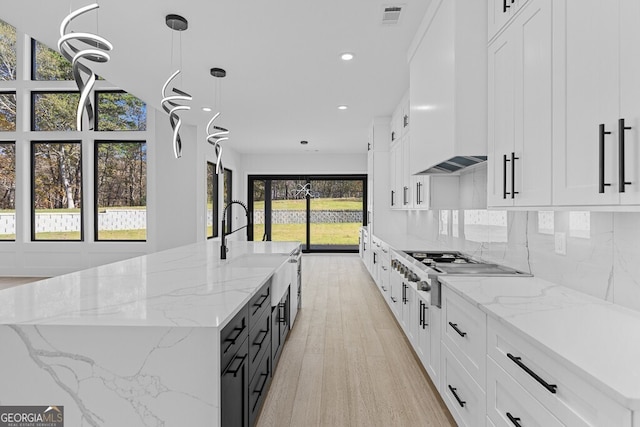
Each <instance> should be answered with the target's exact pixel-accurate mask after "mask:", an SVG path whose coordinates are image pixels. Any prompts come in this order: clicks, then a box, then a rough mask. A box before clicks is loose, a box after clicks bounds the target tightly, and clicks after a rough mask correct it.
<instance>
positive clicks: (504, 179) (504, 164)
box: [502, 0, 510, 199]
mask: <svg viewBox="0 0 640 427" xmlns="http://www.w3.org/2000/svg"><path fill="white" fill-rule="evenodd" d="M505 1H507V0H505ZM508 161H510V160H509V159H507V155H506V154H503V155H502V198H503V199H506V198H507V194H510V193H508V192H507V162H508Z"/></svg>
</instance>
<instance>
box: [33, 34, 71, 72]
mask: <svg viewBox="0 0 640 427" xmlns="http://www.w3.org/2000/svg"><path fill="white" fill-rule="evenodd" d="M31 52H32V53H31V58H32V63H31V79H32V80H73V70H72V69H71V63H70V62H69V61H67V59H66V58H65V57H64V56H62V55H60V54H59V53H58V52H56V51H55V50H53V49H50V48H48V47H47V46H45V45H43V44H42V43H40V42H39V41H37V40H34V39H31Z"/></svg>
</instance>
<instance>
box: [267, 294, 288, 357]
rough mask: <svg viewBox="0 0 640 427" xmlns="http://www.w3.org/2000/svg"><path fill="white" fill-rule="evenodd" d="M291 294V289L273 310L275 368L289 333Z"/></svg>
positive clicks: (272, 353) (272, 336) (272, 337)
mask: <svg viewBox="0 0 640 427" xmlns="http://www.w3.org/2000/svg"><path fill="white" fill-rule="evenodd" d="M290 292H291V288H290V287H289V288H287V291H286V292H285V294H284V295H283V296H282V299H280V301H279V302H278V303H277V304H276V305H275V306H274V307H273V308H272V309H271V331H272V332H271V359H272V360H273V366H274V367H275V366H277V365H278V361H279V360H280V354H281V353H282V347H283V346H284V343H285V340H286V339H287V334H288V333H289V313H290V309H289V304H290V296H289V295H290Z"/></svg>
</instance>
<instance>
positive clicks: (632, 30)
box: [618, 0, 640, 204]
mask: <svg viewBox="0 0 640 427" xmlns="http://www.w3.org/2000/svg"><path fill="white" fill-rule="evenodd" d="M620 19H621V22H620V117H619V118H618V120H619V119H624V126H625V127H630V128H631V129H624V135H618V144H620V143H621V142H623V143H624V156H623V160H624V169H623V171H620V170H618V182H620V181H621V178H622V172H624V180H625V182H630V183H631V184H627V185H625V186H624V192H623V193H620V199H621V202H622V203H624V204H640V55H639V54H638V53H639V51H638V47H639V46H640V25H639V23H640V1H638V0H623V1H621V3H620ZM621 136H622V137H623V140H622V141H621V140H620V137H621ZM619 149H620V148H619Z"/></svg>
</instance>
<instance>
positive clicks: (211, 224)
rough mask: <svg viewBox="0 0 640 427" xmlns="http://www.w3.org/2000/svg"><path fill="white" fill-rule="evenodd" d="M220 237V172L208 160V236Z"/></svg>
mask: <svg viewBox="0 0 640 427" xmlns="http://www.w3.org/2000/svg"><path fill="white" fill-rule="evenodd" d="M211 237H218V174H216V165H215V164H213V163H211V162H207V238H211Z"/></svg>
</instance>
